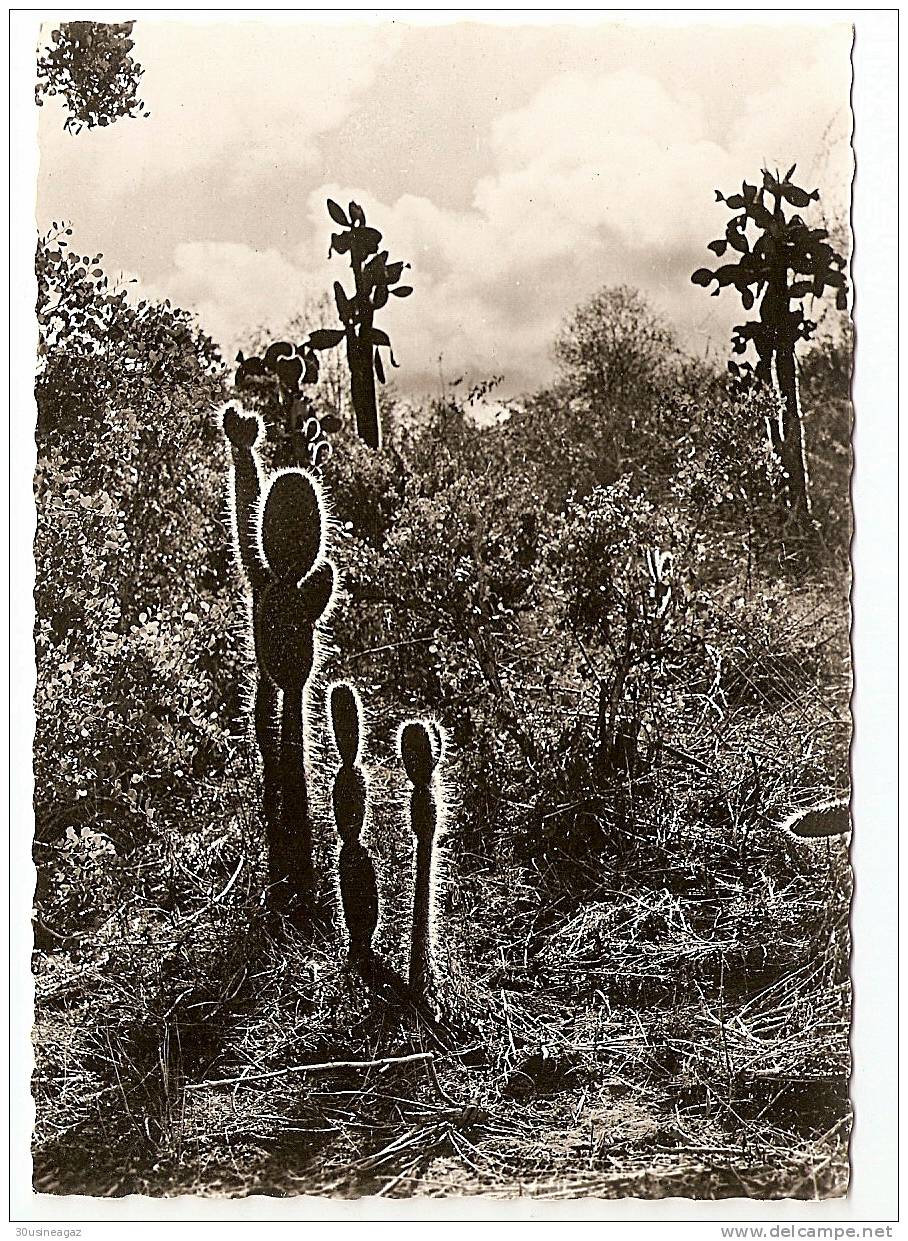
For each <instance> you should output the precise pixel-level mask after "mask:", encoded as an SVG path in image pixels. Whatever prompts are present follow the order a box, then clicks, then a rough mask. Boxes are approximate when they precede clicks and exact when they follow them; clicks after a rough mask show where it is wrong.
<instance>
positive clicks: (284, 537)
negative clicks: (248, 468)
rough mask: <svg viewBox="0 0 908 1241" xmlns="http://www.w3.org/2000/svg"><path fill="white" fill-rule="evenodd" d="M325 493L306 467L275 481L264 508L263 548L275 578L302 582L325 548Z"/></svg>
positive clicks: (275, 478) (269, 490)
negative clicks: (323, 504) (300, 580)
mask: <svg viewBox="0 0 908 1241" xmlns="http://www.w3.org/2000/svg"><path fill="white" fill-rule="evenodd" d="M323 537H324V513H323V506H322V500H321V496H320V494H319V491H318V488H317V486H316V484H315V482H314V481H313V479H312V478H310V477H309V475H308V474H306V473H305V472H304V471H303V470H288V471H287V472H286V473H284V474H277V475H275V477H274V478H273V479H272V481H271V486H270V487H269V489H268V494H267V496H266V497H265V505H264V509H263V511H262V550H263V551H264V553H265V558H266V560H267V561H268V566H269V568H270V569H271V572H272V573H273V574H274V575H275V577H289V578H292V579H293V580H295V581H299V579H300V578H302V577H304V576H305V575H306V574H307V573H308V572H309V570H310V569H311V568H312V566H313V565H314V564H315V562H316V561H317V560H318V558H319V556H320V555H321V551H322V540H323Z"/></svg>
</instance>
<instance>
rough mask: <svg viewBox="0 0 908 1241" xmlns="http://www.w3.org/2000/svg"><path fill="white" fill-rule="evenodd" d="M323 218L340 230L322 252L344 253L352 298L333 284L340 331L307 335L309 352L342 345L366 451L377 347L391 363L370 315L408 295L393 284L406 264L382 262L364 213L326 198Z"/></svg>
mask: <svg viewBox="0 0 908 1241" xmlns="http://www.w3.org/2000/svg"><path fill="white" fill-rule="evenodd" d="M348 213H349V215H348ZM328 214H329V215H330V216H331V219H332V220H334V222H335V224H340V225H341V227H342V229H343V231H342V232H340V233H333V234H332V236H331V248H330V250H329V251H328V254H329V256H330V255H331V254H332V253H337V254H349V255H350V267H351V270H352V272H353V280H354V286H355V287H354V290H353V294H352V296H348V295H347V293H346V292H345V291H344V286H343V285H342V284H341V283H340V281H339V280H335V282H334V300H335V303H336V305H337V314H338V317H339V318H340V321H341V323H342V324H343V325H344V326H343V328H342V329H340V330H337V329H323V330H321V331H318V332H313V333H312V335H311V336H310V337H309V341H308V343H309V345H310V346H311V347H312V348H313V349H332V348H334V346H335V345H339V344H340V343H341V341H346V345H347V365H348V367H349V368H350V399H351V402H352V404H353V412H354V414H355V415H356V432H357V434H358V435H359V437H360V439H362V440H364V441H365V442H366V443H367V444H368V445H369V447H370V448H379V447H380V446H381V420H380V418H379V413H378V402H377V400H376V394H375V379H376V376H377V377H378V380H379V382H380V383H384V382H385V368H384V365H383V363H382V360H381V355H380V353H379V349H380V348H386V349H387V350H388V353H389V354H390V358H391V365H392V366H396V365H397V363H396V362H395V360H394V354H393V353H392V352H391V341H390V340H389V338H388V335H387V333H386V332H383V331H381V329H380V328H377V327H375V326H374V325H373V320H374V318H375V312H376V311H377V310H381V308H382V307H383V306H386V305H387V303H388V297H389V295H390V296H393V297H409V296H410V294H411V293H412V292H413V290H412V288H411V287H410V286H409V285H406V284H399V283H398V282H399V280H400V278H401V276H402V275H403V272H404V268H405V267H408V266H409V264H408V263H389V262H388V251H387V250H379V248H378V247H379V246H380V245H381V237H382V235H381V233H380V232H379V231H378V229H377V228H370V227H369V226H368V225H367V224H366V213H365V212H364V211H363V209H362V207H360V205H359V204H358V203H355V202H351V203H350V204H349V206H348V208H347V211H346V212H345V211H344V209H343V207H341V206H340V204H339V203H336V202H334V201H333V199H330V198H329V199H328Z"/></svg>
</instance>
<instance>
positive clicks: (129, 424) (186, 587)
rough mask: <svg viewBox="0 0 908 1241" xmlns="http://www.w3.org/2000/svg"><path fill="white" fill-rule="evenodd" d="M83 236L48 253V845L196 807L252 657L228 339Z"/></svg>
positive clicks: (42, 287)
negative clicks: (227, 380) (222, 359)
mask: <svg viewBox="0 0 908 1241" xmlns="http://www.w3.org/2000/svg"><path fill="white" fill-rule="evenodd" d="M69 236H70V230H68V229H62V228H60V229H55V230H54V232H53V233H52V234H51V235H49V236H48V237H45V238H43V239H42V240H41V242H40V244H39V247H38V261H37V272H38V306H37V312H38V322H39V331H40V339H39V354H40V367H39V373H38V377H37V382H36V387H35V394H36V400H37V407H38V424H37V446H38V460H37V470H36V474H35V495H36V502H37V510H38V512H37V530H36V536H35V563H36V579H35V606H36V617H37V619H36V633H35V638H36V651H37V661H38V688H37V694H36V700H35V705H36V714H37V732H36V741H35V804H36V811H37V840H38V842H39V861H40V858H41V847H43V846H46V847H48V848H50V847H51V846H54V847H58V846H59V843H60V841H61V840H65V839H67V835H66V833H67V829H70V828H72V829H79V828H81V827H86V826H90V827H91V829H92V830H95V831H98V830H100V831H103V832H104V833H106V834H107V835H108V836H109V837H110V838H111V839H112V840H113V841H114V843H115V845H116V847H117V848H118V849H121V848H124V847H127V846H129V847H134V846H135V845H136V844H137V843H139V842H141V841H143V840H146V839H147V838H148V836H149V835H150V834H151V833H153V831H154V828H155V818H156V815H157V821H158V822H160V821H161V820H162V819H165V818H167V817H168V816H169V815H171V814H173V813H174V812H175V810H176V807H178V806H179V807H181V808H183V810H184V812H185V809H186V808H187V807H188V806H189V804H190V803H191V801H192V799H193V792H192V784H193V782H194V781H197V780H202V781H204V779H205V778H207V777H210V776H211V775H213V774H215V773H217V772H219V771H223V766H224V762H225V754H226V750H227V734H228V733H229V732H230V731H232V721H235V720H236V718H237V714H238V708H239V699H238V690H239V676H238V669H239V668H240V667H241V666H242V659H243V652H242V647H241V643H240V641H239V639H238V636H237V633H238V631H239V629H240V625H239V623H238V622H239V617H238V616H237V612H236V608H237V598H236V589H235V585H234V583H233V579H232V575H231V568H230V561H229V551H228V548H227V545H226V541H225V523H224V513H223V509H224V495H225V486H224V470H223V461H222V460H221V459H220V445H219V442H218V432H217V429H216V428H215V427H214V425H213V422H212V419H211V408H212V405H213V404H214V402H215V401H216V400H217V398H218V396H219V394H220V392H221V383H222V381H221V378H220V370H219V363H218V356H217V351H216V350H215V348H214V346H213V344H212V342H211V341H210V340H209V339H208V338H207V337H205V336H204V335H203V334H202V333H201V332H200V331H199V330H198V328H197V327H196V326H195V325H194V323H193V322H192V320H191V318H190V317H189V316H188V315H187V314H185V313H184V312H182V311H178V310H174V309H172V308H171V307H170V306H169V305H168V304H166V303H165V304H156V303H148V302H144V301H141V302H139V303H138V304H133V302H131V301H130V299H129V297H128V295H127V292H126V290H125V289H118V288H115V287H112V286H111V284H110V283H109V281H108V280H107V278H106V277H105V276H104V274H103V271H102V269H101V268H100V267H99V266H98V264H99V263H100V261H101V256H100V255H96V256H95V257H94V258H93V259H90V258H89V257H88V256H81V257H80V256H78V255H76V254H75V253H74V252H72V251H71V250H70V249H69V242H68V238H69ZM155 807H157V810H156V809H155ZM162 807H166V808H167V809H166V810H163V811H162V809H161V808H162ZM39 873H41V872H40V871H39ZM39 889H41V883H40V881H39ZM58 912H59V911H58ZM64 921H65V919H64Z"/></svg>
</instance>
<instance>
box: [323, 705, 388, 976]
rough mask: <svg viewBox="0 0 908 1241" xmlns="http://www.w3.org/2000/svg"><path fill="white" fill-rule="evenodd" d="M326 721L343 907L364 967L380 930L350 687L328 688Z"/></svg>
mask: <svg viewBox="0 0 908 1241" xmlns="http://www.w3.org/2000/svg"><path fill="white" fill-rule="evenodd" d="M328 716H329V719H330V720H331V728H332V732H333V735H334V744H335V746H336V747H337V752H338V754H339V755H340V760H341V765H340V767H339V769H338V772H337V775H336V776H335V779H334V788H333V790H332V799H331V800H332V806H333V809H334V821H335V823H336V824H337V831H338V835H339V836H340V838H341V851H340V857H339V859H338V871H339V876H340V891H341V904H342V906H343V910H344V921H345V922H346V924H347V932H348V934H349V937H350V956H351V958H353V959H354V960H355V961H357V962H358V963H363V962H365V961H368V960H369V959H370V958H371V956H372V939H373V937H374V935H375V928H376V926H377V925H378V883H377V881H376V878H375V866H374V865H373V863H372V858H371V857H370V856H369V853H368V850H367V849H366V847H365V845H364V844H363V843H362V841H361V840H360V832H361V831H362V828H363V824H364V822H365V819H366V802H367V789H366V774H365V772H364V771H363V768H362V766H361V764H360V763H359V762H358V761H357V760H358V757H359V753H360V749H361V746H362V736H361V727H362V726H361V720H360V716H361V712H360V705H359V699H358V697H357V695H356V691H355V690H354V689H353V688H352V687H351V686H349V685H346V684H344V683H343V682H341V683H340V684H338V685H334V686H332V688H331V690H330V691H329V694H328Z"/></svg>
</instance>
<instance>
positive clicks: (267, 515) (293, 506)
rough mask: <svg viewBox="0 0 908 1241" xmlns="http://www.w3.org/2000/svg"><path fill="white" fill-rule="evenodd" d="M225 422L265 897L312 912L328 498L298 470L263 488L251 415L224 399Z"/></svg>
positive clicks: (328, 594)
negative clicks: (244, 610) (311, 779)
mask: <svg viewBox="0 0 908 1241" xmlns="http://www.w3.org/2000/svg"><path fill="white" fill-rule="evenodd" d="M223 426H224V433H225V435H226V436H227V439H228V441H229V443H230V448H231V455H232V458H233V493H234V504H233V519H234V537H235V540H236V549H237V554H238V557H239V561H240V564H241V566H242V569H243V572H244V574H245V576H246V579H247V581H248V583H249V586H250V588H251V590H252V606H253V632H254V638H255V653H256V659H257V662H258V669H259V677H258V683H257V687H256V701H255V726H256V738H257V741H258V744H259V748H260V750H261V753H262V764H263V769H264V799H263V811H264V818H265V828H266V834H267V843H268V866H269V878H270V882H271V885H272V888H271V891H272V901H275V902H277V904H278V905H279V906H280V907H284V908H287V909H292V910H293V911H294V912H295V913H296V914H298V915H299V916H300V917H301V918H302V919H304V920H307V919H309V918H311V916H312V914H313V913H314V907H315V881H314V868H313V858H312V820H311V816H310V813H309V798H308V791H307V787H306V770H305V761H306V755H305V729H304V696H305V690H306V685H307V682H308V680H309V678H310V676H311V674H312V670H313V666H314V663H315V657H316V640H315V629H316V626H317V625H318V624H319V622H320V621H321V620H322V619H323V617H324V615H325V613H326V612H327V611H328V608H329V606H330V603H331V599H332V596H333V593H334V586H335V573H334V567H333V565H332V564H331V563H330V561H328V560H326V559H325V558H324V547H325V536H326V513H325V503H324V498H323V496H322V493H321V490H320V488H319V486H318V483H317V482H316V480H315V479H314V478H313V477H312V476H311V475H310V474H307V473H306V472H305V471H303V470H287V471H284V472H282V473H279V474H275V475H274V476H273V477H272V478H271V480H270V482H269V483H268V485H267V489H265V488H263V478H262V470H261V464H260V462H259V459H258V455H257V453H256V451H255V446H256V443H257V441H258V439H259V437H260V435H261V434H262V430H263V427H262V422H261V419H260V418H259V417H258V416H257V415H254V414H253V415H249V414H245V413H244V412H242V411H241V410H240V409H238V408H237V407H235V406H228V408H227V409H226V410H225V411H224V416H223ZM263 490H264V492H265V494H264V503H262V500H261V497H262V493H263Z"/></svg>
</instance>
